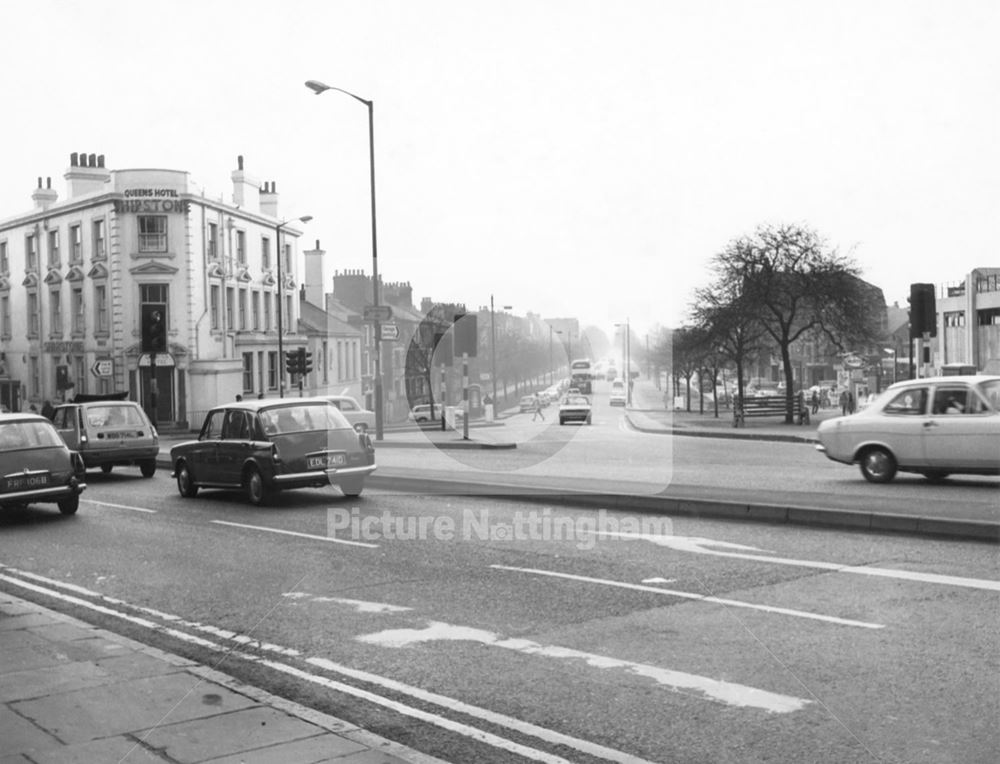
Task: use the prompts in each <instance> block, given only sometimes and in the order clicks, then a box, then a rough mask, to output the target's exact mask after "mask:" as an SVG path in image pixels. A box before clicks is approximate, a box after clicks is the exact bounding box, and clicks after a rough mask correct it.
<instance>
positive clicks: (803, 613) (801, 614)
mask: <svg viewBox="0 0 1000 764" xmlns="http://www.w3.org/2000/svg"><path fill="white" fill-rule="evenodd" d="M490 567H491V568H494V569H495V570H511V571H515V572H518V573H531V574H533V575H536V576H550V577H552V578H565V579H568V580H570V581H582V582H584V583H588V584H600V585H601V586H617V587H619V588H621V589H634V590H636V591H640V592H652V593H654V594H663V595H666V596H668V597H680V598H682V599H689V600H698V601H700V602H712V603H714V604H716V605H726V606H728V607H742V608H747V609H749V610H760V611H763V612H765V613H775V614H777V615H790V616H794V617H796V618H808V619H811V620H814V621H824V622H826V623H834V624H837V625H838V626H857V627H859V628H862V629H884V628H885V624H882V623H870V622H868V621H855V620H852V619H850V618H838V617H837V616H834V615H823V614H822V613H810V612H809V611H807V610H793V609H790V608H784V607H776V606H774V605H756V604H754V603H752V602H744V601H743V600H731V599H725V598H723V597H712V596H709V595H707V594H698V593H696V592H681V591H677V590H676V589H663V588H661V587H659V586H644V585H642V584H629V583H626V582H624V581H610V580H608V579H605V578H591V577H590V576H579V575H576V574H573V573H559V572H558V571H554V570H540V569H538V568H516V567H513V566H510V565H490Z"/></svg>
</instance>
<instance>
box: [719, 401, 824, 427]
mask: <svg viewBox="0 0 1000 764" xmlns="http://www.w3.org/2000/svg"><path fill="white" fill-rule="evenodd" d="M787 412H788V401H787V400H786V399H785V396H784V395H759V396H752V397H749V398H743V399H740V398H739V397H738V396H737V397H736V398H735V399H734V401H733V427H743V426H744V425H745V424H746V419H747V418H748V417H749V418H756V417H767V416H780V417H784V416H785V415H786V414H787ZM792 417H793V419H794V421H795V422H796V423H797V424H809V406H808V405H807V404H806V400H805V396H804V395H803V394H802V393H797V394H796V395H794V396H793V397H792Z"/></svg>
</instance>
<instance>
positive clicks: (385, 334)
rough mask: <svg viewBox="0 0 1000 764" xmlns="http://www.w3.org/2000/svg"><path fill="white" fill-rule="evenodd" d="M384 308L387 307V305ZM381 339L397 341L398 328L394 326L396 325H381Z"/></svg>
mask: <svg viewBox="0 0 1000 764" xmlns="http://www.w3.org/2000/svg"><path fill="white" fill-rule="evenodd" d="M386 307H388V305H387V306H386ZM382 339H384V340H398V339H399V327H398V326H396V324H382Z"/></svg>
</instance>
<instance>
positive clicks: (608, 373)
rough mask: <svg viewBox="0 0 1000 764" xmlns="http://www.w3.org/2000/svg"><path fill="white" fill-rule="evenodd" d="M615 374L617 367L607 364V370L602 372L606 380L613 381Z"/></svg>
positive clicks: (616, 374) (616, 373)
mask: <svg viewBox="0 0 1000 764" xmlns="http://www.w3.org/2000/svg"><path fill="white" fill-rule="evenodd" d="M617 376H618V369H616V368H615V367H614V366H609V367H608V370H607V371H606V372H605V374H604V379H605V381H607V382H613V381H614V380H615V378H616V377H617Z"/></svg>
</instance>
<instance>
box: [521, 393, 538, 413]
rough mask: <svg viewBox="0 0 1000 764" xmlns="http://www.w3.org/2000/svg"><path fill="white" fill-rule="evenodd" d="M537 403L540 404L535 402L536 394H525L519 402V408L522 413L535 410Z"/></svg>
mask: <svg viewBox="0 0 1000 764" xmlns="http://www.w3.org/2000/svg"><path fill="white" fill-rule="evenodd" d="M536 405H538V404H537V403H536V402H535V396H534V395H523V396H521V400H519V401H518V402H517V408H518V410H519V411H520V412H521V413H522V414H523V413H524V412H525V411H534V410H535V406H536Z"/></svg>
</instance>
